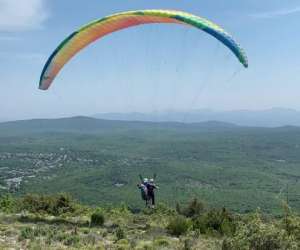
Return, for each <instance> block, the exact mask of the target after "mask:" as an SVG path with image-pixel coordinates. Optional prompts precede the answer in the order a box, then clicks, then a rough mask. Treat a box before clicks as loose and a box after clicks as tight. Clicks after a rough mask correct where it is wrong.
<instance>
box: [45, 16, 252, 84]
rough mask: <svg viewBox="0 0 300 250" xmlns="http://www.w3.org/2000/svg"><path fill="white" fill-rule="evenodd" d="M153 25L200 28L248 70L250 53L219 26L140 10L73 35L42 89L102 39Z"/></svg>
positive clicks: (51, 63)
mask: <svg viewBox="0 0 300 250" xmlns="http://www.w3.org/2000/svg"><path fill="white" fill-rule="evenodd" d="M150 23H175V24H184V25H188V26H192V27H195V28H198V29H200V30H202V31H204V32H206V33H208V34H210V35H212V36H213V37H215V38H216V39H218V40H219V41H220V42H221V43H223V44H224V45H225V46H226V47H228V48H229V49H230V50H231V51H232V52H233V54H234V55H235V56H236V57H237V58H238V60H239V61H240V62H241V63H242V64H243V65H244V66H245V67H248V61H247V57H246V54H245V53H244V51H243V49H242V48H241V47H240V45H239V44H238V43H237V42H236V41H235V40H234V39H233V38H232V37H231V35H229V34H228V33H227V32H226V31H225V30H223V29H222V28H221V27H220V26H218V25H217V24H215V23H213V22H211V21H209V20H207V19H205V18H202V17H199V16H196V15H193V14H190V13H186V12H182V11H175V10H137V11H128V12H121V13H117V14H114V15H111V16H107V17H104V18H101V19H99V20H96V21H93V22H91V23H89V24H87V25H85V26H83V27H82V28H80V29H78V30H77V31H75V32H73V33H72V34H71V35H69V36H68V37H67V38H66V39H65V40H63V41H62V42H61V44H60V45H59V46H58V47H57V48H56V50H55V51H54V52H53V53H52V55H51V56H50V57H49V59H48V61H47V62H46V64H45V66H44V69H43V71H42V74H41V77H40V83H39V88H40V89H42V90H47V89H48V88H49V87H50V85H51V84H52V82H53V80H54V79H55V77H56V76H57V74H58V73H59V71H60V70H61V69H62V68H63V67H64V65H65V64H66V63H67V62H68V61H69V60H70V59H71V58H72V57H73V56H74V55H75V54H77V53H78V52H79V51H80V50H81V49H83V48H85V47H87V46H88V45H89V44H90V43H92V42H94V41H95V40H98V39H100V38H101V37H103V36H105V35H108V34H110V33H113V32H115V31H118V30H121V29H125V28H128V27H132V26H136V25H141V24H150Z"/></svg>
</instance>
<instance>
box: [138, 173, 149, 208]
mask: <svg viewBox="0 0 300 250" xmlns="http://www.w3.org/2000/svg"><path fill="white" fill-rule="evenodd" d="M147 184H148V179H147V178H144V179H143V181H142V182H141V183H139V184H137V187H138V188H139V189H140V191H141V197H142V199H143V200H144V201H145V202H146V207H147V206H149V196H148V190H147Z"/></svg>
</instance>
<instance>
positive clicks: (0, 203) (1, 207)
mask: <svg viewBox="0 0 300 250" xmlns="http://www.w3.org/2000/svg"><path fill="white" fill-rule="evenodd" d="M15 205H16V200H15V199H14V198H13V197H12V196H11V195H9V194H7V195H3V196H1V197H0V211H2V212H5V213H9V212H14V210H15Z"/></svg>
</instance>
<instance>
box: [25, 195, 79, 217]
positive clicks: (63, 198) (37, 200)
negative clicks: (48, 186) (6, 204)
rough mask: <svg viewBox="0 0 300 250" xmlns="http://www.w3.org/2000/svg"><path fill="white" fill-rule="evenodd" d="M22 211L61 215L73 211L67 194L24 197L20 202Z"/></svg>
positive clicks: (71, 202)
mask: <svg viewBox="0 0 300 250" xmlns="http://www.w3.org/2000/svg"><path fill="white" fill-rule="evenodd" d="M21 205H22V209H24V210H27V211H29V212H32V213H47V214H51V215H55V216H58V215H61V214H64V213H68V212H69V213H72V212H74V211H75V208H74V203H73V200H72V198H71V197H70V196H69V195H67V194H58V195H50V196H45V195H33V194H28V195H26V196H25V197H24V198H23V199H22V202H21Z"/></svg>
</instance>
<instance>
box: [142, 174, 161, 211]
mask: <svg viewBox="0 0 300 250" xmlns="http://www.w3.org/2000/svg"><path fill="white" fill-rule="evenodd" d="M155 177H156V174H154V175H153V178H152V179H150V180H148V178H143V177H142V176H141V175H140V179H141V183H139V184H137V187H138V188H139V189H140V191H141V197H142V199H143V200H144V201H145V202H146V207H150V206H151V208H154V206H155V193H154V189H158V187H157V186H156V185H155V184H154V178H155Z"/></svg>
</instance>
